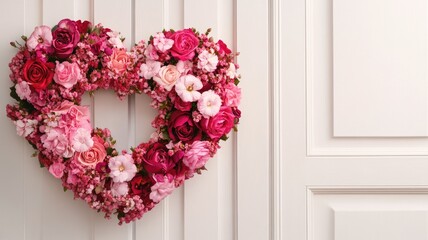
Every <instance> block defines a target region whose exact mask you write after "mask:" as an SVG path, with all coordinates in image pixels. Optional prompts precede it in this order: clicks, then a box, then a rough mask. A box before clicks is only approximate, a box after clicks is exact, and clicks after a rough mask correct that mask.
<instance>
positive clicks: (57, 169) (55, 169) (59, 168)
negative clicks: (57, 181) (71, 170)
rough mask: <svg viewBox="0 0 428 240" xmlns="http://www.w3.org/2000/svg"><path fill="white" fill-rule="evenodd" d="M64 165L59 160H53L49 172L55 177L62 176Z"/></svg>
mask: <svg viewBox="0 0 428 240" xmlns="http://www.w3.org/2000/svg"><path fill="white" fill-rule="evenodd" d="M64 169H65V165H64V164H63V163H60V162H55V163H53V164H52V165H50V167H49V172H50V173H51V174H52V175H53V176H54V177H56V178H62V176H64Z"/></svg>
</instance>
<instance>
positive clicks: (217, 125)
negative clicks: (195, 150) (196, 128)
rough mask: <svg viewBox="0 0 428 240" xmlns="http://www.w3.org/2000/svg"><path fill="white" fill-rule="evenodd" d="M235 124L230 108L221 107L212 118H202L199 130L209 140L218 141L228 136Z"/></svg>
mask: <svg viewBox="0 0 428 240" xmlns="http://www.w3.org/2000/svg"><path fill="white" fill-rule="evenodd" d="M234 122H235V115H234V114H233V112H232V109H231V108H230V107H225V106H223V107H221V108H220V111H219V112H218V113H217V114H216V115H215V116H213V117H210V118H202V120H201V128H202V129H203V130H204V131H205V132H206V133H207V134H208V136H209V137H210V138H211V139H219V138H221V137H222V136H223V135H225V134H228V133H229V132H230V130H231V129H232V127H233V125H234Z"/></svg>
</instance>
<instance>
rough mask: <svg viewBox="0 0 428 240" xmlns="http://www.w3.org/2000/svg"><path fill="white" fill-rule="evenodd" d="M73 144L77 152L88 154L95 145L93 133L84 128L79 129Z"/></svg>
mask: <svg viewBox="0 0 428 240" xmlns="http://www.w3.org/2000/svg"><path fill="white" fill-rule="evenodd" d="M71 142H72V146H73V149H74V150H75V151H76V152H86V151H88V150H89V149H90V148H91V147H92V146H93V145H94V140H92V137H91V132H90V131H88V130H87V129H84V128H79V129H77V131H76V132H75V133H74V135H73V138H72V141H71Z"/></svg>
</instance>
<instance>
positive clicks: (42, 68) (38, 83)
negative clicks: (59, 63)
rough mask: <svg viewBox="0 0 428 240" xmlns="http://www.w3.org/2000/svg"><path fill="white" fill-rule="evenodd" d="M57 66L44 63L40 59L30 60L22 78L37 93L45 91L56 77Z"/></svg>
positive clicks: (24, 68)
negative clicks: (55, 69)
mask: <svg viewBox="0 0 428 240" xmlns="http://www.w3.org/2000/svg"><path fill="white" fill-rule="evenodd" d="M54 68H55V64H53V63H44V62H42V61H40V60H39V59H30V60H28V61H27V62H26V63H25V64H24V67H23V69H22V78H23V79H24V80H25V81H26V82H28V84H29V85H31V86H32V87H33V88H34V89H35V90H36V91H40V90H43V89H45V88H46V87H47V86H48V85H49V84H50V83H51V82H52V78H53V76H54V71H53V69H54Z"/></svg>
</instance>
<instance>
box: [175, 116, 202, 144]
mask: <svg viewBox="0 0 428 240" xmlns="http://www.w3.org/2000/svg"><path fill="white" fill-rule="evenodd" d="M168 134H169V137H170V138H171V140H173V141H183V142H187V143H191V142H193V141H195V140H200V139H201V137H202V133H201V130H200V128H199V126H198V125H197V124H196V123H195V122H193V118H192V115H191V114H190V113H189V112H182V111H175V112H173V113H172V114H171V117H170V119H169V124H168Z"/></svg>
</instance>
